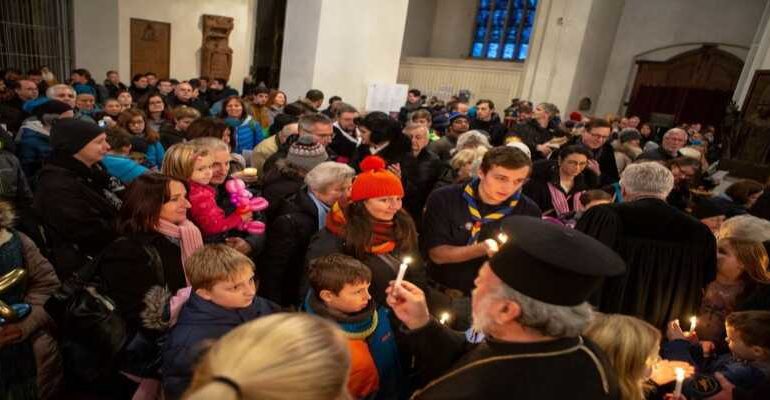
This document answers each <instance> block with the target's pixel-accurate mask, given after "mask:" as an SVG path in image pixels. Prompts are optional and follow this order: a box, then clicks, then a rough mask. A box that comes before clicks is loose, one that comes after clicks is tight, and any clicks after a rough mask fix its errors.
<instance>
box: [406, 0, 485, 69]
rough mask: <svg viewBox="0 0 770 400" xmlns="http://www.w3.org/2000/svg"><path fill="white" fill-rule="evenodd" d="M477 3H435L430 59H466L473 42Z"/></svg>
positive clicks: (469, 0)
mask: <svg viewBox="0 0 770 400" xmlns="http://www.w3.org/2000/svg"><path fill="white" fill-rule="evenodd" d="M413 1H414V0H413ZM477 3H478V0H441V1H439V2H437V7H436V16H435V17H434V20H433V33H432V34H431V40H430V53H429V56H430V57H440V58H466V57H468V54H469V53H470V50H471V42H472V41H473V28H474V26H475V22H474V20H475V18H476V7H477Z"/></svg>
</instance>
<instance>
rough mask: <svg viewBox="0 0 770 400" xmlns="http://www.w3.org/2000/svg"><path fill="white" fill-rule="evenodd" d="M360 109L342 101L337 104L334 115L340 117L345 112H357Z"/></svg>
mask: <svg viewBox="0 0 770 400" xmlns="http://www.w3.org/2000/svg"><path fill="white" fill-rule="evenodd" d="M357 112H358V110H356V108H355V107H353V106H351V105H350V104H348V103H340V104H337V107H336V109H335V110H334V117H336V118H339V117H340V115H342V114H344V113H357Z"/></svg>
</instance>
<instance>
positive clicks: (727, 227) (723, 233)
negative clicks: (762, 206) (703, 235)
mask: <svg viewBox="0 0 770 400" xmlns="http://www.w3.org/2000/svg"><path fill="white" fill-rule="evenodd" d="M717 237H718V238H719V239H735V240H745V241H751V242H766V241H768V240H770V221H768V220H765V219H762V218H757V217H755V216H753V215H739V216H737V217H732V218H730V219H728V220H726V221H725V222H724V223H722V226H720V227H719V234H718V235H717Z"/></svg>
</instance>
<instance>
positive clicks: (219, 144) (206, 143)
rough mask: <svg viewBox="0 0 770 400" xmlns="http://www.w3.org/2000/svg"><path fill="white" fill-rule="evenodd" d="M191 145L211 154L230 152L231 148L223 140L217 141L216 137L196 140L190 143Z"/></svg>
mask: <svg viewBox="0 0 770 400" xmlns="http://www.w3.org/2000/svg"><path fill="white" fill-rule="evenodd" d="M190 144H192V145H194V146H196V147H198V148H202V149H206V150H208V151H209V152H215V151H226V152H228V153H229V152H230V146H228V145H227V143H225V142H224V141H223V140H222V139H217V138H215V137H200V138H196V139H193V140H191V141H190Z"/></svg>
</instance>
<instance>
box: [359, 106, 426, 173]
mask: <svg viewBox="0 0 770 400" xmlns="http://www.w3.org/2000/svg"><path fill="white" fill-rule="evenodd" d="M358 130H359V132H361V145H360V146H358V148H357V149H356V152H355V153H354V154H353V158H352V159H351V161H350V166H351V167H353V168H355V169H356V170H358V166H359V163H360V162H361V160H363V159H364V158H366V156H370V155H377V156H378V157H380V158H382V159H383V160H385V163H386V164H387V165H388V168H389V169H391V171H394V172H395V173H396V174H397V175H400V173H401V171H400V164H401V162H402V161H403V159H404V157H406V156H407V154H408V153H409V152H410V150H411V147H412V144H411V141H410V140H409V138H408V137H407V136H406V135H404V134H403V133H402V132H401V125H400V124H399V123H398V121H396V120H395V119H393V118H390V117H389V116H388V115H387V114H385V113H384V112H380V111H373V112H370V113H368V114H366V116H365V117H363V118H361V119H360V120H359V121H358Z"/></svg>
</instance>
